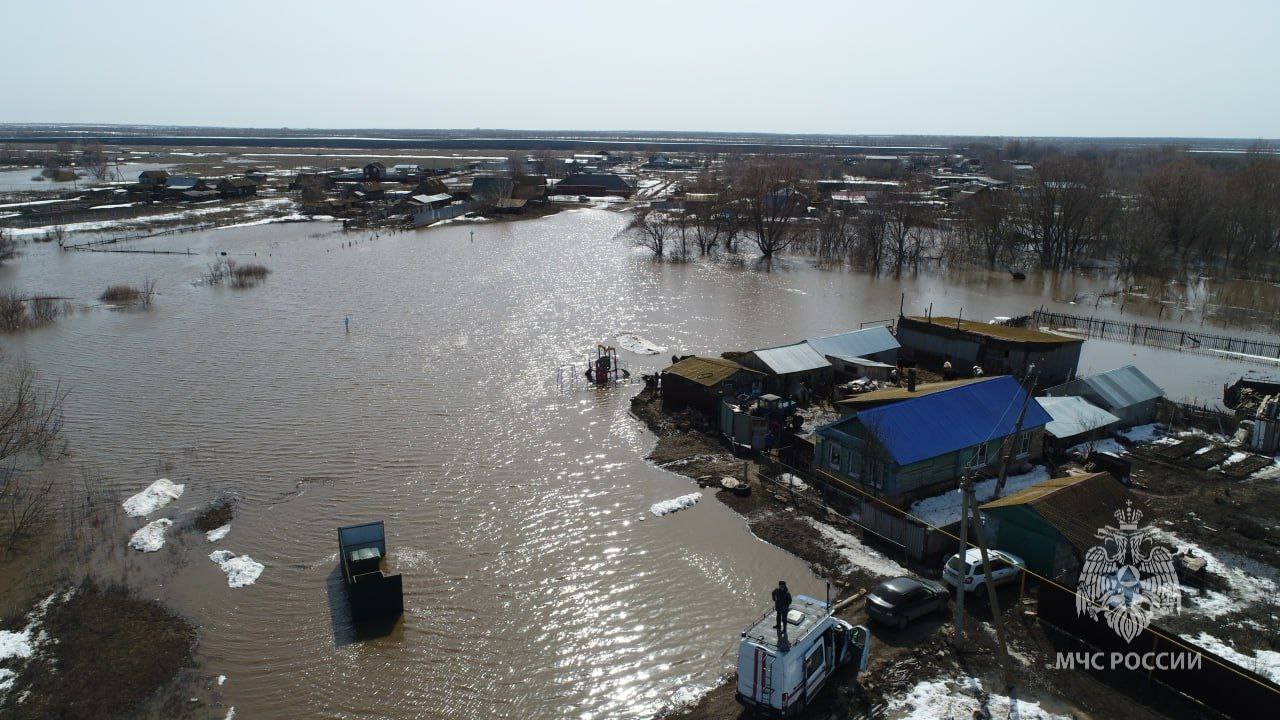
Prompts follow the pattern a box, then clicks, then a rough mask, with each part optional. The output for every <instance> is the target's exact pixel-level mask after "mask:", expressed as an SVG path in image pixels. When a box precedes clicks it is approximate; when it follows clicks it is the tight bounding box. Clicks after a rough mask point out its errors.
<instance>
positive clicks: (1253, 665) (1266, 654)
mask: <svg viewBox="0 0 1280 720" xmlns="http://www.w3.org/2000/svg"><path fill="white" fill-rule="evenodd" d="M1181 637H1182V638H1183V639H1184V640H1189V641H1190V642H1193V643H1195V644H1196V645H1199V646H1200V647H1202V648H1204V649H1205V650H1208V651H1209V652H1211V653H1214V654H1215V655H1218V656H1219V657H1221V658H1223V659H1224V660H1229V661H1231V662H1233V663H1235V664H1237V665H1239V666H1240V667H1242V668H1246V669H1248V670H1252V671H1253V672H1256V673H1258V674H1259V675H1262V676H1265V677H1267V678H1270V679H1271V681H1272V682H1275V683H1280V652H1276V651H1274V650H1255V651H1254V652H1253V654H1252V655H1246V654H1244V653H1241V652H1237V651H1236V649H1235V648H1233V647H1231V646H1230V645H1227V644H1226V643H1224V642H1222V641H1221V640H1219V639H1218V638H1216V637H1214V636H1212V635H1210V634H1209V633H1206V632H1202V633H1200V634H1198V635H1182V636H1181Z"/></svg>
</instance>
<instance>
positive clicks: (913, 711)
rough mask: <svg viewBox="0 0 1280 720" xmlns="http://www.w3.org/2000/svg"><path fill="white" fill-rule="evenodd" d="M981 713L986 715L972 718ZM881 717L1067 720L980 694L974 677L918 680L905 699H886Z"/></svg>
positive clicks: (992, 694) (1034, 707)
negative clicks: (886, 705)
mask: <svg viewBox="0 0 1280 720" xmlns="http://www.w3.org/2000/svg"><path fill="white" fill-rule="evenodd" d="M977 710H985V711H986V712H987V713H988V715H982V716H979V715H976V714H975V711H977ZM884 717H886V718H889V719H890V720H971V719H972V718H974V717H990V718H992V720H1014V719H1015V718H1016V719H1017V720H1070V718H1069V716H1067V715H1058V714H1056V713H1051V712H1049V711H1047V710H1045V709H1044V708H1042V707H1040V703H1039V702H1033V701H1030V700H1021V699H1018V698H1016V697H1009V696H1007V695H1000V694H998V693H995V692H990V691H988V692H986V693H984V692H983V688H982V683H981V682H979V680H978V679H977V678H975V677H968V676H964V677H959V678H955V679H950V678H946V679H936V680H922V681H920V682H919V683H917V684H916V686H915V687H913V688H911V690H910V691H908V692H907V693H906V694H905V695H902V696H899V697H894V698H890V699H889V702H888V707H887V708H886V711H885V715H884Z"/></svg>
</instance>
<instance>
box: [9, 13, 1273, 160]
mask: <svg viewBox="0 0 1280 720" xmlns="http://www.w3.org/2000/svg"><path fill="white" fill-rule="evenodd" d="M2 16H3V18H4V24H5V26H6V29H7V30H6V32H5V41H6V46H7V47H6V48H5V54H6V56H7V57H8V61H7V62H6V63H5V64H4V67H3V69H0V98H3V102H0V122H83V123H139V124H180V125H224V126H254V127H285V126H287V127H294V128H305V127H329V128H338V127H379V128H405V127H412V128H476V127H484V128H528V129H574V130H622V129H632V130H698V131H772V132H821V133H851V134H864V133H867V134H871V133H895V134H898V133H901V134H914V133H921V134H972V135H1086V136H1089V135H1091V136H1109V135H1132V136H1220V137H1244V138H1254V137H1268V138H1277V137H1280V78H1278V77H1277V75H1278V71H1280V37H1278V31H1280V2H1275V1H1268V0H1262V1H1258V2H1229V1H1221V0H1219V1H1216V2H1178V1H1168V0H1166V1H1163V2H1127V1H1126V0H1109V1H1107V2H1092V1H1090V0H1070V1H1065V2H1049V1H1048V0H1043V1H1041V0H1023V1H1021V2H984V1H983V0H975V1H971V2H958V1H956V0H950V1H949V2H936V3H935V2H907V1H901V2H889V1H886V0H875V1H874V2H863V1H861V0H846V1H836V2H825V3H818V2H802V1H797V0H771V1H769V2H754V1H750V0H740V1H738V2H712V1H710V0H681V1H680V2H665V1H663V2H648V1H646V0H631V1H629V2H620V1H609V0H600V1H599V2H590V3H588V2H577V1H574V0H552V1H551V2H528V1H525V2H509V3H508V2H484V1H480V0H470V1H468V2H442V1H434V0H418V1H416V2H376V3H374V2H369V3H364V2H353V1H352V0H340V1H332V2H331V1H330V0H309V1H308V2H274V1H271V0H255V1H253V2H242V1H240V0H184V1H183V2H163V3H162V2H146V3H144V2H118V3H117V2H89V1H88V0H86V1H85V2H80V3H72V2H62V1H58V0H40V1H39V2H9V3H6V4H5V8H4V10H3V12H2Z"/></svg>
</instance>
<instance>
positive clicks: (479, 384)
mask: <svg viewBox="0 0 1280 720" xmlns="http://www.w3.org/2000/svg"><path fill="white" fill-rule="evenodd" d="M625 224H626V216H624V215H621V214H618V213H614V212H611V211H607V210H602V209H581V210H572V211H566V212H563V213H561V214H558V215H555V216H551V217H548V218H544V219H541V220H534V221H525V222H518V223H501V224H492V225H491V224H474V223H456V224H453V225H450V226H446V227H441V228H437V229H433V230H429V231H419V232H416V233H401V234H391V235H383V236H381V237H377V238H374V237H373V236H372V235H371V234H369V233H348V234H343V233H341V232H340V231H337V230H336V226H335V225H334V224H332V223H300V224H281V225H260V226H254V227H241V228H233V229H227V230H220V231H212V232H205V233H200V234H191V235H182V236H178V237H176V238H160V239H156V240H150V241H143V242H142V243H135V244H133V245H131V247H155V248H167V247H174V248H179V249H181V248H187V247H190V248H191V249H192V250H193V252H196V253H198V254H197V255H193V256H184V255H137V254H123V253H74V252H59V251H58V250H57V249H56V248H55V247H49V246H35V245H28V246H25V247H24V250H25V254H24V255H23V256H22V257H21V258H19V260H18V261H17V262H16V263H15V264H14V265H12V266H9V267H6V268H4V269H2V270H0V286H8V285H12V286H14V287H17V288H21V289H23V290H26V291H39V292H48V293H53V294H57V295H62V296H70V297H74V298H76V302H77V303H80V304H91V303H94V302H95V301H94V300H93V298H95V297H96V296H97V295H98V294H99V293H100V292H101V291H102V290H103V289H104V288H105V287H106V286H107V285H108V284H111V283H116V282H141V281H143V280H144V279H145V278H148V277H149V278H152V279H155V280H156V281H157V287H158V291H159V296H158V297H157V299H156V302H155V306H154V307H153V308H152V309H150V310H146V311H113V310H110V309H107V308H103V307H101V306H97V307H92V308H90V309H88V310H85V311H80V312H76V313H73V314H71V315H70V316H67V317H65V318H62V319H61V320H59V321H58V322H57V323H56V324H55V325H52V326H49V327H46V328H43V329H40V330H36V331H33V332H29V333H25V334H20V335H14V336H10V337H8V338H5V340H4V343H5V347H6V349H7V350H8V352H10V353H11V354H12V355H13V356H15V357H16V358H17V359H25V360H29V361H31V362H32V363H33V364H35V365H36V366H37V367H39V368H40V370H41V371H42V372H43V373H44V375H45V376H46V377H48V378H51V379H57V380H60V381H61V382H62V383H63V386H64V387H65V388H67V389H69V391H70V395H69V396H68V400H67V404H66V415H67V433H68V436H69V439H70V443H71V448H72V449H73V451H74V453H75V460H76V461H77V462H83V463H91V464H92V465H94V466H95V467H96V468H98V469H99V470H100V471H101V472H102V473H103V474H105V476H106V477H107V480H108V482H110V483H111V484H112V487H113V488H114V489H115V490H116V491H117V492H118V493H119V494H120V496H121V498H123V497H125V496H127V495H129V494H132V493H133V492H136V491H137V490H140V489H141V488H143V487H145V486H146V485H147V484H149V483H150V482H152V481H153V480H154V479H155V478H156V477H158V476H159V475H160V474H161V473H164V474H165V475H167V476H168V477H170V478H171V479H173V480H174V481H175V482H183V483H186V484H187V493H186V494H185V495H184V496H183V497H182V498H181V499H180V500H178V501H177V502H175V503H174V504H173V505H171V506H170V507H169V508H167V509H166V510H165V511H161V512H160V513H157V514H156V515H154V516H153V519H154V518H155V517H166V516H167V517H173V518H178V519H180V518H182V517H184V516H189V514H190V513H191V512H192V511H193V510H194V509H196V508H198V507H199V506H200V505H201V504H202V503H204V502H207V501H208V500H210V499H211V498H214V497H216V496H218V495H225V494H230V495H233V496H234V497H236V498H237V499H238V503H237V509H236V516H235V519H234V520H233V521H232V529H231V532H230V533H229V535H228V536H227V537H226V538H225V539H224V540H222V541H220V542H218V543H212V544H211V543H207V542H206V541H205V539H204V538H203V537H202V536H199V535H197V534H194V533H183V532H182V531H180V530H178V525H175V528H174V532H173V537H172V538H171V540H170V543H169V545H168V546H167V547H166V548H165V549H164V550H162V551H161V552H159V553H156V554H153V555H147V556H140V555H139V556H136V558H135V559H136V561H137V562H140V563H155V564H163V563H172V562H173V561H174V560H179V561H180V562H178V563H174V566H175V567H176V569H175V570H173V571H172V572H170V573H168V574H167V575H165V577H164V579H163V582H160V583H155V586H154V587H148V588H146V592H147V594H149V595H154V596H156V597H159V598H162V599H163V600H165V601H166V602H168V603H170V604H171V605H172V606H173V607H174V608H176V609H177V610H178V611H180V612H182V613H183V614H184V615H186V616H188V617H190V618H191V619H192V620H193V621H195V622H196V623H198V624H199V626H200V628H201V640H200V645H199V658H198V659H199V661H200V663H201V669H202V671H203V672H205V673H207V674H208V675H209V676H217V675H226V676H227V677H228V680H227V681H226V684H225V685H224V686H222V687H221V688H220V690H221V692H222V695H223V696H224V699H225V702H226V704H227V705H234V706H236V708H237V716H239V717H261V718H282V717H344V718H355V717H393V718H409V717H414V718H421V717H426V718H435V717H455V718H456V717H461V718H488V717H513V718H533V717H537V718H560V717H579V718H606V717H607V718H639V717H648V716H651V715H652V714H653V713H655V712H656V711H658V710H659V709H661V708H662V707H664V706H667V705H669V704H671V703H672V702H676V701H679V700H681V699H687V698H688V697H690V696H691V695H692V694H694V693H696V692H698V691H700V690H702V689H705V688H707V687H709V686H711V685H713V684H715V683H716V682H717V680H718V678H719V677H721V676H722V675H723V674H724V673H726V672H728V671H729V670H730V669H731V666H732V662H733V655H734V652H735V651H736V640H737V637H738V633H739V631H740V630H741V629H742V628H743V627H745V626H746V625H748V624H749V623H750V622H751V621H752V620H753V619H754V618H755V617H756V616H757V615H758V614H759V613H761V612H763V611H764V610H765V607H766V605H767V604H768V591H769V589H770V588H771V587H772V586H773V585H774V584H775V583H776V582H777V580H778V579H786V580H788V582H789V584H790V585H791V586H792V587H793V588H794V589H796V590H797V591H799V592H803V593H808V594H811V595H816V596H819V597H820V596H821V594H822V592H823V585H822V582H821V580H820V579H819V578H817V577H816V576H814V575H813V574H812V573H811V572H810V571H809V569H808V568H807V566H806V565H805V563H803V562H801V561H799V560H798V559H796V558H794V557H792V556H790V555H788V554H786V553H783V552H782V551H780V550H778V549H776V548H774V547H772V546H770V545H768V544H766V543H764V542H762V541H760V540H758V539H756V538H755V537H754V536H753V535H751V533H750V532H749V530H748V529H747V528H746V525H745V523H744V522H743V520H742V519H741V518H740V517H738V516H737V515H736V514H734V513H733V512H731V511H730V510H728V509H727V508H725V507H724V506H722V505H721V504H720V503H718V502H716V501H715V499H714V497H713V495H711V494H710V493H709V492H708V493H706V494H704V497H703V499H702V501H701V502H700V503H698V504H697V505H696V506H694V507H693V508H691V509H688V510H684V511H681V512H678V513H675V514H672V515H668V516H665V517H660V518H659V517H653V516H651V515H650V514H649V513H648V508H649V506H650V505H651V504H653V503H654V502H657V501H660V500H665V499H669V498H672V497H676V496H678V495H682V494H685V493H688V492H691V491H692V490H693V489H695V488H694V486H693V483H692V482H691V481H689V480H688V479H686V478H683V477H680V476H678V475H675V474H673V473H670V472H667V471H665V470H663V469H660V468H657V467H654V466H652V465H650V464H649V463H647V462H645V461H644V459H643V458H644V456H645V454H646V453H647V452H648V450H649V449H650V448H651V447H652V444H653V442H654V440H653V437H652V435H650V434H649V433H648V431H647V430H646V429H645V428H644V427H643V426H642V425H641V424H640V423H639V422H638V421H637V420H636V419H635V418H634V417H632V416H631V415H629V413H628V407H629V406H628V400H629V398H630V396H631V395H632V394H634V393H635V392H636V390H637V389H638V388H637V386H636V385H624V386H621V387H615V388H610V389H602V390H597V389H592V388H587V387H585V386H584V384H582V383H579V384H577V385H576V386H575V387H563V386H562V385H561V384H560V383H558V382H557V380H556V369H557V367H559V366H561V365H563V364H566V363H576V364H577V366H578V368H579V369H581V368H582V367H583V366H584V362H585V359H586V357H587V354H588V353H589V352H591V351H592V350H593V349H594V347H595V345H596V344H597V343H599V342H612V341H613V339H614V338H615V337H616V336H618V335H620V334H623V333H635V334H638V335H640V336H642V337H643V338H645V339H647V340H649V341H651V342H654V343H657V344H658V345H661V346H665V347H667V348H669V351H670V352H678V353H681V354H684V353H690V352H698V353H707V352H710V353H719V352H721V351H723V350H730V349H750V348H752V347H759V346H765V345H776V344H782V343H785V342H789V341H794V340H798V339H801V338H803V337H805V336H808V335H814V334H819V333H828V332H836V331H840V330H845V329H849V328H856V327H858V326H859V324H860V323H864V322H870V321H875V320H881V319H889V318H892V317H894V316H896V313H897V312H898V309H899V305H900V303H902V304H903V307H904V308H905V309H906V311H907V312H908V313H916V312H924V309H925V308H926V307H927V306H928V304H929V303H933V306H934V312H935V313H938V314H942V313H945V314H954V313H955V312H956V311H957V310H958V309H960V308H963V309H964V315H965V317H973V318H978V319H986V318H989V317H991V316H994V315H1020V314H1025V313H1026V312H1028V311H1029V310H1031V309H1034V308H1035V307H1038V306H1040V305H1046V306H1054V307H1064V308H1067V307H1069V306H1066V305H1063V304H1062V303H1058V302H1056V301H1057V300H1059V299H1063V298H1072V297H1075V296H1076V295H1077V294H1078V293H1080V292H1088V291H1096V290H1097V289H1098V287H1099V283H1098V281H1094V280H1090V279H1088V278H1083V277H1075V278H1073V277H1068V278H1065V279H1055V280H1052V281H1050V280H1035V281H1028V282H1026V283H1021V284H1013V283H1011V282H1009V281H1008V280H1007V277H1004V276H1001V275H998V274H991V273H973V274H967V275H963V276H960V277H951V278H943V277H939V276H929V275H921V276H916V277H911V278H904V279H900V280H898V279H892V278H879V279H876V278H870V277H868V276H866V275H862V274H856V273H848V272H842V271H826V270H817V269H814V268H812V267H810V265H809V263H808V262H807V261H805V260H802V259H790V260H784V261H780V262H778V263H777V264H776V266H775V267H774V268H773V269H772V271H770V272H764V271H762V270H759V269H756V268H752V267H750V266H747V267H744V266H742V265H741V264H735V263H732V262H727V261H718V262H711V261H705V262H694V263H688V264H661V263H653V262H651V261H650V260H648V259H647V258H645V257H644V256H643V254H642V253H641V252H639V251H637V250H635V249H633V248H630V247H628V245H627V243H625V242H624V241H623V240H621V239H618V238H617V237H616V235H617V233H618V231H619V230H621V229H622V228H623V227H624V226H625ZM352 241H355V244H354V245H352V246H350V247H346V244H347V243H348V242H352ZM218 252H226V253H228V256H229V257H232V258H233V259H236V260H237V261H240V262H251V261H252V262H261V263H263V264H265V265H267V266H268V267H269V268H270V269H271V270H272V274H271V275H270V276H269V277H268V278H267V279H266V281H265V282H263V283H262V284H261V285H260V286H258V287H256V288H250V289H245V290H235V289H231V288H228V287H210V286H206V285H204V284H202V283H201V282H200V277H201V275H202V272H203V271H204V269H205V267H206V265H207V264H208V263H210V262H212V261H213V259H214V258H215V253H218ZM344 318H349V319H350V332H347V331H346V330H345V324H344ZM1135 353H1136V354H1135ZM623 356H624V361H625V362H626V363H627V364H628V365H629V366H630V367H631V370H632V372H633V373H636V374H639V373H640V372H648V371H652V370H654V369H657V368H660V367H662V366H663V365H665V364H666V363H667V362H668V361H669V357H667V356H666V355H657V356H638V355H631V354H629V353H623ZM1130 361H1138V362H1142V363H1143V367H1144V369H1146V370H1148V371H1149V372H1150V373H1151V374H1152V375H1153V377H1155V378H1156V379H1157V381H1158V382H1162V383H1166V387H1170V388H1171V393H1172V394H1175V395H1183V396H1192V395H1196V394H1205V393H1209V392H1211V391H1213V390H1214V388H1217V387H1219V386H1220V383H1221V382H1222V380H1223V379H1225V375H1226V374H1227V373H1228V372H1229V371H1230V366H1227V365H1225V364H1224V363H1222V362H1221V361H1215V360H1210V359H1208V358H1204V357H1198V356H1183V355H1177V354H1174V353H1168V352H1163V351H1156V350H1152V349H1149V348H1131V347H1129V346H1125V345H1115V344H1109V343H1099V342H1096V341H1090V342H1089V343H1087V344H1086V350H1085V361H1084V363H1083V365H1084V367H1082V370H1085V369H1099V370H1100V369H1105V368H1107V367H1114V366H1116V365H1119V364H1123V363H1124V362H1130ZM1202 376H1203V377H1202ZM368 520H385V521H386V525H387V531H388V535H389V537H388V543H389V554H390V557H391V559H392V563H393V566H394V567H395V568H396V569H398V570H400V571H401V572H403V573H404V578H405V606H406V607H405V614H404V617H403V620H402V621H401V622H400V623H399V624H398V625H397V626H396V627H395V628H394V629H392V630H391V631H390V632H389V633H387V634H385V635H383V636H380V637H373V638H370V639H364V640H361V639H359V638H358V637H357V636H356V634H355V632H354V630H353V628H352V627H351V623H350V622H349V620H348V614H347V608H346V601H345V595H344V593H343V590H342V588H341V585H340V583H339V581H338V573H337V552H336V528H337V527H338V526H340V525H345V524H350V523H356V522H363V521H368ZM140 524H141V522H140V521H139V522H137V523H133V524H126V525H125V526H123V527H122V530H121V533H120V534H121V536H120V537H118V538H115V540H116V541H118V542H119V543H121V545H122V546H123V544H124V543H125V542H126V541H127V539H128V532H131V531H132V530H133V529H134V527H135V526H137V525H140ZM215 548H218V549H228V550H231V551H234V552H236V553H241V554H248V555H250V556H252V557H253V558H254V559H256V560H258V561H260V562H262V563H264V564H265V565H266V569H265V571H264V572H263V574H262V576H261V578H260V579H258V581H257V582H256V584H253V585H250V586H247V587H243V588H237V589H232V588H229V587H227V584H226V581H225V578H224V576H223V575H222V573H221V572H220V570H219V568H218V566H217V565H215V564H214V563H213V562H210V561H209V560H207V559H206V556H207V554H208V553H209V552H210V551H211V550H213V549H215Z"/></svg>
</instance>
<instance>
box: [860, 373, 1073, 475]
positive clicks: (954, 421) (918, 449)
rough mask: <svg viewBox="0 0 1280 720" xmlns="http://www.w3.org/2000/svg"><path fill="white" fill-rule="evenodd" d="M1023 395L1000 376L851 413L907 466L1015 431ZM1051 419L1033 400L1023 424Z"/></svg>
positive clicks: (1031, 425) (1039, 423) (1008, 378)
mask: <svg viewBox="0 0 1280 720" xmlns="http://www.w3.org/2000/svg"><path fill="white" fill-rule="evenodd" d="M1024 397H1025V393H1023V391H1022V387H1021V386H1020V385H1019V384H1018V381H1017V380H1016V379H1015V378H1014V377H1012V376H1010V375H1003V376H1001V377H995V378H991V379H990V380H985V381H983V382H978V383H972V384H969V385H962V386H960V387H956V388H952V389H950V390H943V391H941V392H936V393H932V394H930V395H924V396H922V397H918V398H912V399H910V400H903V401H902V402H896V403H891V404H889V405H883V406H881V407H878V408H873V409H871V410H864V411H862V412H860V413H858V414H857V415H856V416H855V418H856V419H857V421H858V422H859V423H860V424H862V426H863V427H865V428H867V430H868V431H869V432H871V433H872V434H873V435H875V436H876V439H877V440H879V441H880V444H881V445H883V446H884V447H885V449H886V450H888V451H889V454H890V455H892V456H893V459H894V460H895V461H897V463H898V464H899V465H910V464H911V463H914V462H919V461H921V460H927V459H929V458H932V457H938V456H939V455H945V454H947V453H950V452H955V451H957V450H962V449H964V448H968V447H973V446H975V445H978V444H980V443H983V442H986V441H988V440H994V439H996V438H1002V437H1005V436H1006V435H1011V434H1013V429H1014V426H1016V425H1017V423H1018V412H1019V411H1020V410H1021V409H1022V400H1023V398H1024ZM1051 419H1052V418H1050V417H1049V414H1048V413H1046V412H1045V411H1044V408H1042V407H1040V404H1039V403H1035V402H1032V403H1030V404H1029V405H1027V415H1026V418H1025V419H1024V420H1023V423H1022V428H1023V429H1024V430H1029V429H1031V428H1037V427H1041V426H1043V425H1045V424H1047V423H1049V421H1050V420H1051Z"/></svg>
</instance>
